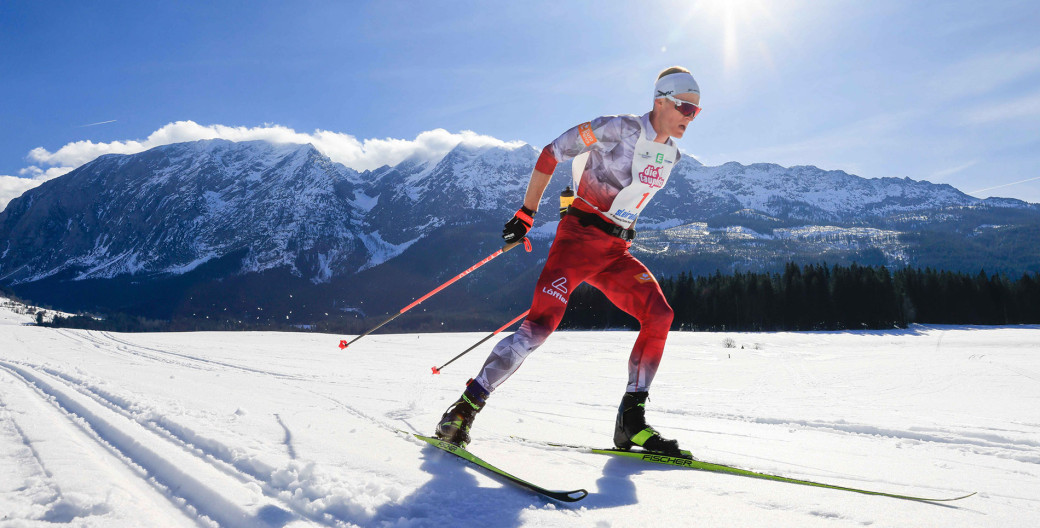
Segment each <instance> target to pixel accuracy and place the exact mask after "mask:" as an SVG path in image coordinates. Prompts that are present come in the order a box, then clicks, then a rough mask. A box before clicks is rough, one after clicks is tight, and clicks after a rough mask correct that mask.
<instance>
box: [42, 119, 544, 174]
mask: <svg viewBox="0 0 1040 528" xmlns="http://www.w3.org/2000/svg"><path fill="white" fill-rule="evenodd" d="M202 139H227V140H230V141H253V140H265V141H271V142H274V143H301V144H302V143H311V144H313V145H314V147H315V148H317V149H318V150H319V151H321V152H322V153H324V154H325V155H326V156H328V157H329V158H331V159H332V160H333V161H337V162H339V163H342V164H344V165H346V166H348V167H350V168H352V169H356V170H366V169H374V168H376V167H380V166H383V165H396V164H397V163H400V162H401V161H403V160H404V159H405V158H408V157H410V156H418V157H419V158H421V159H424V160H433V159H438V158H439V157H442V156H444V154H447V152H448V151H449V150H451V149H453V148H455V146H457V145H458V144H459V143H466V144H470V145H475V146H500V147H507V148H516V147H518V146H520V145H522V144H523V143H522V142H519V141H513V142H506V141H502V140H499V139H496V138H493V137H491V136H483V135H480V134H477V133H476V132H471V131H468V130H464V131H462V132H459V133H453V132H448V131H447V130H444V129H441V128H438V129H435V130H429V131H426V132H423V133H421V134H419V135H418V136H416V137H415V139H412V140H408V139H395V138H385V139H366V140H363V141H360V140H358V139H357V138H355V137H354V136H352V135H350V134H343V133H340V132H331V131H328V130H315V131H314V132H312V133H304V132H297V131H295V130H293V129H291V128H288V127H284V126H281V125H264V126H259V127H253V128H249V127H230V126H225V125H206V126H203V125H200V124H198V123H195V122H194V121H177V122H175V123H170V124H168V125H166V126H164V127H162V128H160V129H159V130H156V131H155V132H152V134H151V135H149V136H148V138H147V139H144V140H140V141H137V140H130V141H113V142H111V143H94V142H92V141H76V142H74V143H69V144H67V145H65V146H63V147H61V148H60V149H58V150H57V151H55V152H50V151H48V150H47V149H45V148H43V147H38V148H35V149H33V150H32V151H31V152H29V159H31V160H32V161H35V162H37V163H39V164H43V165H51V166H55V167H70V168H75V167H78V166H80V165H83V164H84V163H87V162H88V161H91V160H93V159H94V158H97V157H98V156H100V155H102V154H135V153H138V152H143V151H145V150H148V149H150V148H154V147H158V146H161V145H169V144H171V143H181V142H185V141H198V140H202Z"/></svg>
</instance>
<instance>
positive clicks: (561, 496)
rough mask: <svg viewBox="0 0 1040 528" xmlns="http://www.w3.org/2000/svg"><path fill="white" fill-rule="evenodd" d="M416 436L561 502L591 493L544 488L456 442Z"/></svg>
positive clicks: (576, 499) (579, 490)
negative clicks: (488, 461) (500, 467)
mask: <svg viewBox="0 0 1040 528" xmlns="http://www.w3.org/2000/svg"><path fill="white" fill-rule="evenodd" d="M414 436H415V437H416V438H418V439H419V440H422V441H424V442H426V443H428V444H430V445H432V446H434V447H436V448H438V449H440V450H442V451H446V452H448V453H451V454H453V455H455V456H457V457H459V458H461V459H463V460H467V461H469V462H471V463H473V464H474V465H476V466H477V467H479V468H481V469H484V470H485V471H488V472H490V473H493V474H495V475H497V476H499V477H501V478H504V479H505V480H507V481H509V482H511V483H513V484H516V485H517V486H520V487H522V488H526V489H529V490H531V491H533V492H535V493H539V494H541V495H545V496H546V497H549V498H550V499H554V500H558V501H561V502H577V501H580V500H581V499H584V498H585V497H586V496H587V495H588V494H589V492H587V491H585V490H583V489H577V490H573V491H554V490H549V489H545V488H543V487H541V486H538V485H537V484H532V483H530V482H528V481H526V480H524V479H522V478H519V477H517V476H514V475H511V474H509V473H507V472H505V471H503V470H501V469H499V468H498V467H496V466H494V465H492V464H489V463H487V462H485V461H484V460H483V459H481V458H480V457H478V456H477V455H474V454H473V453H470V452H469V451H467V450H466V449H465V448H462V447H459V446H457V445H455V444H452V443H449V442H445V441H444V440H441V439H439V438H432V437H429V436H423V435H421V434H415V435H414Z"/></svg>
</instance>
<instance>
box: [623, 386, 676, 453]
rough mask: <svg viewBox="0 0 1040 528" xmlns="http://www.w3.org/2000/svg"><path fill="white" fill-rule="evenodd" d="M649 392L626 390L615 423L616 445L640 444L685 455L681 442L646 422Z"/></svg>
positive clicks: (653, 449) (657, 451)
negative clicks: (662, 434) (666, 437)
mask: <svg viewBox="0 0 1040 528" xmlns="http://www.w3.org/2000/svg"><path fill="white" fill-rule="evenodd" d="M649 395H650V393H648V392H626V393H625V397H624V398H622V399H621V407H618V415H617V422H616V423H615V424H614V445H615V446H616V447H617V448H618V449H625V450H627V449H629V448H631V447H632V446H640V447H642V448H643V449H645V450H647V451H653V452H655V453H661V454H664V455H668V456H685V455H684V454H683V453H682V451H681V450H680V449H679V442H678V441H676V440H667V439H665V438H662V437H661V434H660V433H658V432H657V431H656V430H654V428H653V427H650V426H649V425H647V423H646V409H645V405H646V399H647V397H648V396H649Z"/></svg>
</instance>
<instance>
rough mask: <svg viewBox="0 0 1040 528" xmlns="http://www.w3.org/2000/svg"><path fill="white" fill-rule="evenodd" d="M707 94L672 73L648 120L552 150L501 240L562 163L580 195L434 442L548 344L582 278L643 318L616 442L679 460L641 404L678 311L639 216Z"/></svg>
mask: <svg viewBox="0 0 1040 528" xmlns="http://www.w3.org/2000/svg"><path fill="white" fill-rule="evenodd" d="M700 98H701V96H700V88H699V87H698V85H697V81H695V80H694V78H693V75H691V74H690V72H689V70H687V69H685V68H682V67H678V66H676V67H672V68H668V69H666V70H664V71H662V72H661V74H660V75H659V76H658V79H657V82H656V83H655V85H654V99H653V108H652V109H651V110H650V112H648V113H646V114H644V115H643V116H641V117H640V116H634V115H617V116H604V117H599V118H596V119H593V120H592V121H590V122H588V123H582V124H580V125H578V126H576V127H574V128H572V129H570V130H568V131H566V132H564V133H563V135H561V136H560V137H558V138H556V140H554V141H553V142H552V143H550V144H548V145H546V147H545V148H544V149H543V150H542V153H541V156H540V157H539V158H538V162H537V164H536V165H535V168H534V171H533V172H532V174H531V181H530V183H529V184H528V186H527V193H526V194H525V196H524V203H523V205H522V206H521V207H520V210H519V211H517V212H516V214H515V215H514V216H513V218H512V219H510V220H509V222H507V223H506V225H505V229H504V230H503V231H502V238H504V239H505V241H506V242H517V241H520V240H522V239H523V238H524V236H525V235H526V234H527V231H528V230H529V229H530V228H531V226H532V224H533V223H534V220H533V217H534V215H535V213H536V212H537V210H538V203H539V201H540V200H541V198H542V193H543V192H544V191H545V188H546V186H547V185H548V184H549V179H550V178H551V177H552V173H553V171H554V170H555V168H556V165H557V164H558V163H560V162H563V161H567V160H574V163H575V165H574V170H575V174H580V175H581V179H580V182H579V183H578V187H577V196H576V198H575V200H574V202H573V203H572V204H571V206H570V208H569V209H567V212H566V215H565V216H564V217H563V219H562V220H561V221H560V225H559V227H558V228H557V230H556V238H555V240H554V241H553V244H552V247H551V248H550V250H549V257H548V260H547V261H546V262H545V267H544V268H543V269H542V274H541V276H539V278H538V283H537V286H536V287H535V291H534V301H533V303H532V305H531V312H530V314H529V315H528V316H527V319H526V320H525V321H524V322H523V324H522V325H521V326H520V329H519V330H517V332H516V333H514V334H512V335H510V336H508V337H506V338H504V339H502V340H501V341H499V343H498V344H497V345H496V346H495V348H494V350H493V351H492V352H491V355H490V356H489V357H488V359H487V361H486V362H485V363H484V367H483V369H482V370H481V372H480V374H479V375H478V376H477V377H476V378H475V379H473V380H470V381H469V383H468V384H467V386H466V390H465V392H464V393H463V394H462V397H461V398H459V400H458V401H457V402H455V403H454V404H453V405H452V406H451V408H449V409H448V411H447V412H445V413H444V416H443V417H442V418H441V421H440V423H438V424H437V436H438V437H440V438H442V439H444V440H446V441H448V442H451V443H453V444H457V445H460V446H465V445H466V444H467V443H468V442H469V440H470V436H469V431H470V427H471V426H472V424H473V419H474V417H475V416H476V414H477V412H479V411H480V410H481V409H482V408H483V407H484V405H485V402H486V401H487V398H488V396H489V395H490V394H491V392H492V391H494V390H495V389H497V388H498V387H499V386H500V385H501V384H502V383H503V382H505V380H506V379H507V378H509V376H510V375H512V374H513V372H515V371H516V369H517V368H519V367H520V364H521V363H523V361H524V359H525V358H526V357H527V355H528V354H530V353H531V352H533V351H534V349H536V348H538V347H539V346H540V345H541V344H542V343H544V342H545V340H546V338H547V337H549V334H551V333H552V332H553V331H554V330H556V327H557V325H559V323H560V319H562V318H563V313H564V311H565V310H566V308H567V300H568V298H569V295H570V292H572V291H574V288H575V287H577V286H578V285H579V284H581V283H583V282H587V283H589V284H591V285H592V286H594V287H596V288H597V289H599V290H600V291H602V292H603V293H604V294H606V296H607V298H609V299H610V301H611V302H613V303H614V304H615V305H617V306H618V307H619V308H621V309H622V310H624V311H625V312H627V313H629V314H631V315H632V316H634V317H635V318H636V319H638V320H639V324H640V330H639V336H638V337H637V338H636V343H635V346H634V347H633V349H632V355H631V357H630V358H629V362H628V387H627V390H626V392H625V395H624V397H623V398H622V399H621V406H620V408H619V409H618V416H617V422H616V425H615V428H614V445H616V446H617V447H618V448H621V449H628V448H630V447H632V446H633V445H638V446H642V447H643V448H644V449H647V450H650V451H657V452H662V453H667V454H672V455H678V454H679V445H678V442H677V441H675V440H667V439H665V438H663V437H662V436H661V435H660V433H658V432H657V431H656V430H655V429H654V428H653V427H650V426H649V425H647V423H646V418H645V415H644V404H645V402H646V400H647V396H648V390H649V389H650V383H651V382H652V381H653V379H654V375H655V374H656V373H657V367H658V365H659V364H660V362H661V354H662V353H663V351H664V344H665V339H666V338H667V337H668V329H669V327H670V326H671V324H672V309H671V307H670V306H668V302H667V301H666V300H665V297H664V294H663V293H662V292H661V287H660V286H659V285H658V284H657V281H656V280H655V279H654V276H653V275H652V274H651V273H650V271H649V270H648V269H647V268H646V266H644V265H643V264H642V263H641V262H639V261H638V260H637V259H636V258H635V257H633V256H632V255H631V254H630V253H629V252H628V249H629V247H630V246H631V245H632V238H633V237H634V236H635V231H634V230H633V229H632V225H633V224H635V222H636V219H638V218H639V214H640V213H641V212H642V211H643V209H644V208H645V207H646V205H647V204H648V203H649V202H650V199H651V198H653V196H654V194H655V193H657V191H659V190H661V188H662V187H663V186H664V185H665V183H667V182H668V175H669V173H670V172H671V170H672V168H673V167H674V166H675V163H676V162H678V161H679V151H678V149H677V148H676V146H675V142H674V141H673V140H672V138H682V136H683V133H685V132H686V127H688V126H689V125H690V122H691V121H693V118H694V117H696V116H697V114H698V113H699V112H700V106H699V105H700Z"/></svg>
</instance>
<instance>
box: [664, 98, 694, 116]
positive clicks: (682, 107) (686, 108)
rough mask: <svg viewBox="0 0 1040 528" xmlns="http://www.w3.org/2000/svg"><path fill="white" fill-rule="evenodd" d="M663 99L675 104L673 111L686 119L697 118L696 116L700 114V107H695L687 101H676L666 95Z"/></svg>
mask: <svg viewBox="0 0 1040 528" xmlns="http://www.w3.org/2000/svg"><path fill="white" fill-rule="evenodd" d="M664 97H665V98H666V99H668V100H669V101H671V102H673V103H675V109H676V110H678V111H679V113H680V114H682V115H684V116H686V117H691V116H692V117H697V114H699V113H701V107H700V105H695V104H693V103H691V102H689V101H683V100H682V99H676V98H674V97H672V96H670V95H666V96H664Z"/></svg>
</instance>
